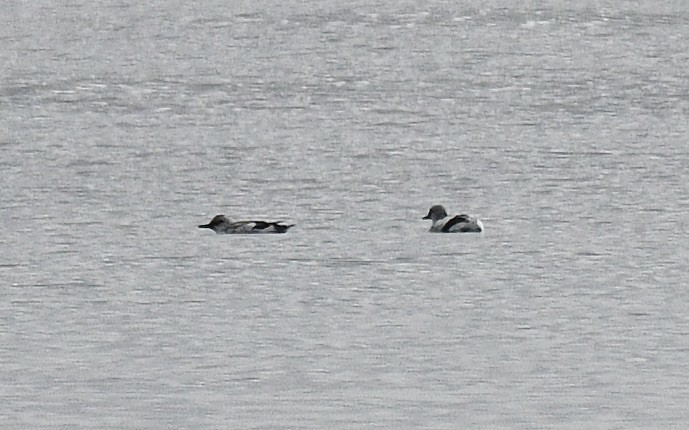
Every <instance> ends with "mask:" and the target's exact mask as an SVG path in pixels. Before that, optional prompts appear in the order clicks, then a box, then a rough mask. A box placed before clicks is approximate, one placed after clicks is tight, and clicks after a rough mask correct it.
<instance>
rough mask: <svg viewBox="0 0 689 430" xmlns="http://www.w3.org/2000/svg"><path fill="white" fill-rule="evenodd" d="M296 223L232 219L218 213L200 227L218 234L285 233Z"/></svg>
mask: <svg viewBox="0 0 689 430" xmlns="http://www.w3.org/2000/svg"><path fill="white" fill-rule="evenodd" d="M290 227H294V224H283V223H282V221H231V220H230V219H229V218H227V217H226V216H225V215H216V216H215V217H213V219H212V220H211V222H209V223H208V224H201V225H200V226H199V228H209V229H211V230H213V231H214V232H216V233H218V234H252V233H285V232H286V231H287V230H289V229H290Z"/></svg>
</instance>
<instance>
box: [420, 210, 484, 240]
mask: <svg viewBox="0 0 689 430" xmlns="http://www.w3.org/2000/svg"><path fill="white" fill-rule="evenodd" d="M422 219H430V220H431V221H433V225H432V226H431V229H430V230H429V231H430V232H432V233H481V232H482V231H483V223H482V222H481V220H480V219H478V218H476V217H472V216H470V215H466V214H461V215H455V216H453V217H449V216H448V215H447V211H445V208H444V207H442V206H441V205H434V206H431V208H430V209H429V210H428V215H426V216H425V217H423V218H422Z"/></svg>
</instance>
